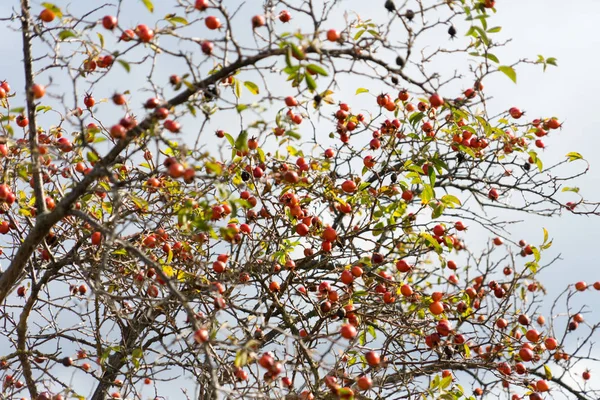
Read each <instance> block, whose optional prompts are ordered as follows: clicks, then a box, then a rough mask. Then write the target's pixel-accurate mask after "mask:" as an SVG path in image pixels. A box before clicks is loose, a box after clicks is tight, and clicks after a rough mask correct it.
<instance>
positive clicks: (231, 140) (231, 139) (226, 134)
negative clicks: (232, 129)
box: [224, 133, 235, 147]
mask: <svg viewBox="0 0 600 400" xmlns="http://www.w3.org/2000/svg"><path fill="white" fill-rule="evenodd" d="M224 135H225V139H227V141H228V142H229V144H230V145H231V147H235V140H233V136H231V135H230V134H229V133H225V134H224Z"/></svg>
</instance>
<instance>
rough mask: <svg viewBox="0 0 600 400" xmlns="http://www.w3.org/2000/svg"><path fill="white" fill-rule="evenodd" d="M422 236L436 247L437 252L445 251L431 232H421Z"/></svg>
mask: <svg viewBox="0 0 600 400" xmlns="http://www.w3.org/2000/svg"><path fill="white" fill-rule="evenodd" d="M421 237H422V238H423V239H425V241H426V242H427V243H429V245H430V246H433V248H434V249H435V251H436V253H438V254H441V253H442V252H443V251H444V250H443V249H442V246H441V245H440V244H439V243H438V241H437V240H435V238H434V237H433V236H431V235H430V234H429V233H427V232H422V233H421Z"/></svg>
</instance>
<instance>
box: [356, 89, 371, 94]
mask: <svg viewBox="0 0 600 400" xmlns="http://www.w3.org/2000/svg"><path fill="white" fill-rule="evenodd" d="M361 93H369V89H365V88H358V89H356V93H355V94H361Z"/></svg>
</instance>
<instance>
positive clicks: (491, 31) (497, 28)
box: [487, 26, 502, 33]
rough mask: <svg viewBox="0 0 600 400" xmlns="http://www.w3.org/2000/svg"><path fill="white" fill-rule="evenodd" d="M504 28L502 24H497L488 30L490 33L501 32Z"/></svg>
mask: <svg viewBox="0 0 600 400" xmlns="http://www.w3.org/2000/svg"><path fill="white" fill-rule="evenodd" d="M501 30H502V27H501V26H495V27H493V28H490V29H488V30H487V32H488V33H496V32H500V31H501Z"/></svg>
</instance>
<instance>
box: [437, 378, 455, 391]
mask: <svg viewBox="0 0 600 400" xmlns="http://www.w3.org/2000/svg"><path fill="white" fill-rule="evenodd" d="M453 379H454V378H453V376H452V375H448V376H447V377H445V378H443V379H442V381H441V382H440V389H446V388H447V387H448V386H450V385H451V384H452V380H453Z"/></svg>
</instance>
